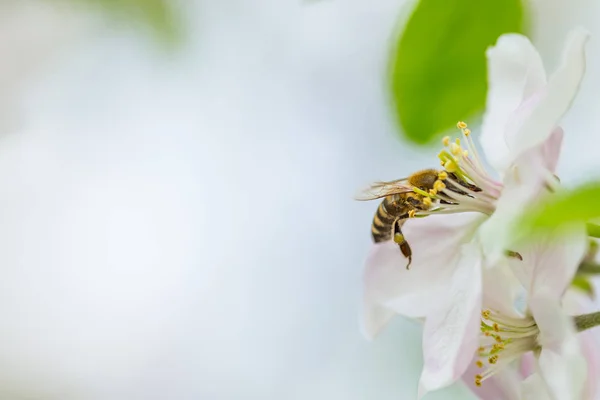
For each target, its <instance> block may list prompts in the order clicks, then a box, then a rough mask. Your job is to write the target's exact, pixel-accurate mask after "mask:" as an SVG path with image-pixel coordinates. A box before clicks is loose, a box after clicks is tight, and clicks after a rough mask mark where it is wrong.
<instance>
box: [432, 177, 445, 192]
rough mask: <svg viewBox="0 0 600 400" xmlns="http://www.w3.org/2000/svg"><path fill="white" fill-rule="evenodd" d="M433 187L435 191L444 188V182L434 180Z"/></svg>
mask: <svg viewBox="0 0 600 400" xmlns="http://www.w3.org/2000/svg"><path fill="white" fill-rule="evenodd" d="M433 188H434V189H435V190H436V191H437V192H441V191H442V190H444V189H446V185H444V182H442V181H440V180H439V179H438V180H437V181H435V182H434V184H433Z"/></svg>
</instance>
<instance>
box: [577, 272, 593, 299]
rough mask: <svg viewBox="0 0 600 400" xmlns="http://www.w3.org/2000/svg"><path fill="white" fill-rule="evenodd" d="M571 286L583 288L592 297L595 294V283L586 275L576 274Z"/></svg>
mask: <svg viewBox="0 0 600 400" xmlns="http://www.w3.org/2000/svg"><path fill="white" fill-rule="evenodd" d="M571 287H573V288H575V289H579V290H581V291H582V292H584V293H585V294H587V295H588V296H589V297H591V298H594V296H595V292H594V285H592V283H591V282H590V280H589V279H588V278H586V277H584V276H581V275H576V276H575V277H574V278H573V282H571Z"/></svg>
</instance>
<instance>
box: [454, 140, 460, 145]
mask: <svg viewBox="0 0 600 400" xmlns="http://www.w3.org/2000/svg"><path fill="white" fill-rule="evenodd" d="M454 141H455V142H456V144H457V145H459V146H460V138H456V139H455V140H454Z"/></svg>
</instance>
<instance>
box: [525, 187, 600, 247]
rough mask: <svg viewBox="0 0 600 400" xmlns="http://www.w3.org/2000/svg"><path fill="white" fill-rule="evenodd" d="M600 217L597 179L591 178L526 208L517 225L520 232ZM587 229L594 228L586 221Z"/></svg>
mask: <svg viewBox="0 0 600 400" xmlns="http://www.w3.org/2000/svg"><path fill="white" fill-rule="evenodd" d="M599 217H600V182H591V183H587V184H584V185H582V186H579V187H577V188H574V189H571V190H567V191H563V192H559V193H556V194H554V195H551V196H549V197H547V198H546V199H544V200H542V201H541V203H540V204H537V205H534V206H532V207H531V209H529V210H528V211H527V212H526V213H525V216H524V218H523V219H522V220H521V224H520V226H519V234H521V235H528V234H531V233H535V232H536V231H540V230H546V229H553V228H557V227H560V226H563V225H569V224H571V223H574V222H579V223H587V222H588V221H590V220H592V219H594V218H599ZM587 228H588V233H589V232H592V233H593V231H594V230H595V227H594V226H593V225H592V224H588V225H587Z"/></svg>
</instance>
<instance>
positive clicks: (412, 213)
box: [408, 210, 417, 218]
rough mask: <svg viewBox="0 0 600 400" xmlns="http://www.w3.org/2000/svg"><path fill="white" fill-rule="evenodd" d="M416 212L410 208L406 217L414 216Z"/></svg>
mask: <svg viewBox="0 0 600 400" xmlns="http://www.w3.org/2000/svg"><path fill="white" fill-rule="evenodd" d="M416 213H417V212H416V211H415V210H410V211H409V212H408V218H414V217H415V214H416Z"/></svg>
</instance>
